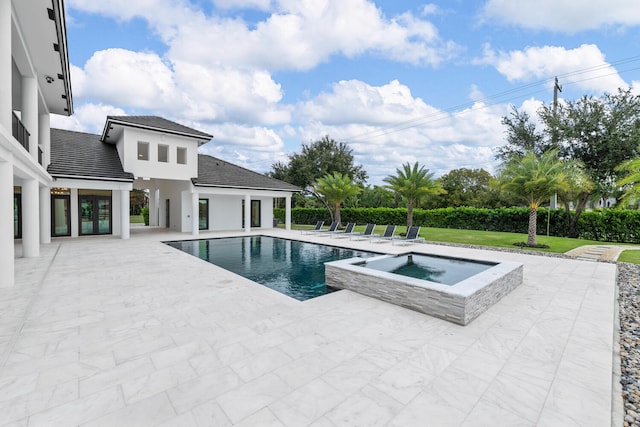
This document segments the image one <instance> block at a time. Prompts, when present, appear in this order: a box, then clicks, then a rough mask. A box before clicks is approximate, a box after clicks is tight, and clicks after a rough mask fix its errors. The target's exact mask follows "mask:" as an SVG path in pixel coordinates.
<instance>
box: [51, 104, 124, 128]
mask: <svg viewBox="0 0 640 427" xmlns="http://www.w3.org/2000/svg"><path fill="white" fill-rule="evenodd" d="M124 115H126V113H125V112H124V110H123V109H121V108H117V107H114V106H113V105H104V104H91V103H86V104H82V105H80V106H79V107H76V108H75V109H74V112H73V116H58V115H55V114H52V115H51V127H52V128H58V129H67V130H74V131H78V132H88V133H102V129H103V128H104V123H105V120H106V118H107V116H124Z"/></svg>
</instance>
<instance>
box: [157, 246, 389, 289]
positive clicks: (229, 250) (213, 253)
mask: <svg viewBox="0 0 640 427" xmlns="http://www.w3.org/2000/svg"><path fill="white" fill-rule="evenodd" d="M165 243H166V244H168V245H169V246H172V247H174V248H177V249H180V250H181V251H184V252H187V253H189V254H191V255H194V256H197V257H198V258H200V259H203V260H205V261H208V262H210V263H212V264H215V265H217V266H218V267H222V268H224V269H225V270H229V271H231V272H233V273H236V274H238V275H240V276H242V277H245V278H247V279H249V280H252V281H254V282H256V283H259V284H261V285H264V286H267V287H269V288H271V289H273V290H276V291H278V292H280V293H283V294H285V295H288V296H290V297H292V298H295V299H297V300H299V301H305V300H307V299H310V298H315V297H317V296H321V295H325V294H327V293H330V292H333V291H336V290H338V289H335V288H331V287H329V286H327V285H326V284H325V276H324V263H325V262H329V261H337V260H341V259H346V258H353V257H361V258H368V257H371V256H374V255H379V254H376V253H373V252H364V251H357V250H352V249H345V248H339V247H335V246H327V245H318V244H314V243H307V242H299V241H295V240H287V239H279V238H276V237H268V236H245V237H229V238H218V239H203V240H184V241H176V242H165Z"/></svg>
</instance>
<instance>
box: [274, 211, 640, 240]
mask: <svg viewBox="0 0 640 427" xmlns="http://www.w3.org/2000/svg"><path fill="white" fill-rule="evenodd" d="M341 212H342V221H343V222H345V223H346V222H355V223H357V224H366V223H368V222H373V223H375V224H378V225H385V224H397V225H404V224H406V222H407V209H406V208H343V209H341ZM273 215H274V218H277V219H278V220H280V221H281V222H284V216H285V210H284V209H274V213H273ZM321 220H322V221H325V222H327V223H328V222H330V221H331V216H330V215H329V212H327V210H326V209H323V208H293V209H292V210H291V221H292V222H293V223H294V224H315V223H316V221H321ZM413 223H414V224H415V225H420V226H422V227H435V228H456V229H461V230H486V231H504V232H508V233H526V232H527V228H528V226H529V208H514V207H512V208H497V209H482V208H469V207H458V208H442V209H431V210H424V209H414V211H413ZM547 224H548V225H549V235H550V236H559V237H566V235H567V233H566V232H567V220H566V217H565V211H564V210H563V209H556V210H551V211H549V210H548V209H544V208H541V209H538V223H537V226H538V227H537V234H538V235H546V234H547ZM577 231H578V236H579V238H582V239H589V240H598V241H607V242H620V243H640V211H632V210H618V209H605V210H593V211H586V212H583V213H582V215H580V219H579V221H578V230H577Z"/></svg>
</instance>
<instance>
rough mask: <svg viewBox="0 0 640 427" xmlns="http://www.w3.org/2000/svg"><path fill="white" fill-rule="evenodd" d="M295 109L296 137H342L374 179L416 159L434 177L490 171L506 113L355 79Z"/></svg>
mask: <svg viewBox="0 0 640 427" xmlns="http://www.w3.org/2000/svg"><path fill="white" fill-rule="evenodd" d="M343 106H344V107H343ZM299 111H300V112H301V114H304V115H308V118H307V119H303V120H301V122H304V123H306V125H305V126H304V127H300V128H299V129H297V131H298V135H299V136H300V138H299V139H300V140H301V141H305V142H306V141H313V140H316V139H318V138H319V137H320V136H322V135H327V134H328V135H330V136H331V137H332V138H333V139H335V140H337V141H345V142H347V143H348V144H349V146H350V148H352V149H353V152H354V155H355V158H356V161H357V162H358V163H361V164H363V165H364V168H365V170H366V171H367V172H368V173H369V176H370V182H372V183H375V184H379V183H380V182H381V181H382V179H383V178H384V177H385V176H387V175H389V174H392V173H394V171H395V168H396V167H399V166H400V165H401V164H403V163H406V162H409V163H413V162H416V161H418V162H420V163H421V164H422V165H425V167H427V168H429V169H430V170H431V171H432V172H434V173H435V174H436V176H440V175H442V174H444V173H447V172H448V171H450V170H451V169H454V168H459V167H468V168H485V169H486V170H489V171H490V172H493V171H494V168H495V164H496V163H495V160H494V154H495V153H494V151H493V149H494V148H495V147H497V146H500V145H502V144H503V143H504V129H503V127H502V124H501V119H502V117H503V116H505V115H506V114H508V109H507V106H506V105H495V106H487V105H485V104H483V103H480V102H476V103H474V104H473V105H472V106H470V107H469V108H467V109H465V110H462V111H458V112H454V113H451V112H446V111H442V110H439V109H437V108H434V107H432V106H429V105H427V104H426V103H425V102H424V101H423V100H421V99H420V98H414V97H413V96H412V95H411V93H410V91H409V89H408V88H407V87H406V86H405V85H403V84H401V83H399V82H398V81H392V82H390V83H388V84H386V85H382V86H370V85H367V84H366V83H363V82H361V81H357V80H352V81H342V82H339V83H337V84H335V85H334V86H333V87H332V90H331V91H330V92H327V93H323V94H320V95H318V96H317V97H315V98H313V99H311V100H308V101H306V102H305V103H304V104H302V105H301V106H300V108H299ZM312 118H313V120H312Z"/></svg>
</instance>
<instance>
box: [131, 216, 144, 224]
mask: <svg viewBox="0 0 640 427" xmlns="http://www.w3.org/2000/svg"><path fill="white" fill-rule="evenodd" d="M129 221H130V222H131V224H144V218H142V215H131V216H130V217H129Z"/></svg>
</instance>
